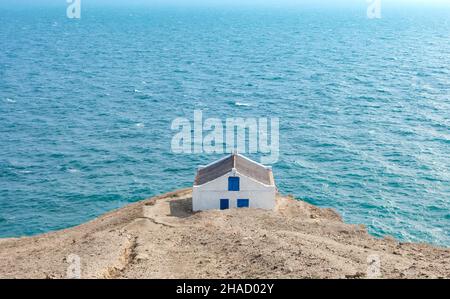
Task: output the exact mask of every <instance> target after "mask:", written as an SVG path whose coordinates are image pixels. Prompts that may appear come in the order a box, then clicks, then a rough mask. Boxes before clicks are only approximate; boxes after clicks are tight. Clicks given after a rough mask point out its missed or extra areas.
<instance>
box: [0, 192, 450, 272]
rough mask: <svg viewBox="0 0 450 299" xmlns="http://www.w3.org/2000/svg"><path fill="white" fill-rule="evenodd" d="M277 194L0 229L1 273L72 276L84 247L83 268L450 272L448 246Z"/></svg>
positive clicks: (161, 203) (170, 203)
mask: <svg viewBox="0 0 450 299" xmlns="http://www.w3.org/2000/svg"><path fill="white" fill-rule="evenodd" d="M277 201H278V206H277V209H276V210H275V211H262V210H253V209H239V210H236V209H234V210H227V211H208V212H200V213H192V211H191V190H190V189H186V190H181V191H177V192H173V193H169V194H165V195H162V196H159V197H155V198H152V199H148V200H144V201H141V202H138V203H135V204H132V205H129V206H126V207H124V208H122V209H119V210H116V211H113V212H110V213H108V214H106V215H104V216H101V217H99V218H97V219H95V220H93V221H91V222H88V223H86V224H83V225H80V226H77V227H74V228H70V229H66V230H62V231H58V232H53V233H48V234H44V235H40V236H35V237H25V238H14V239H0V278H66V277H67V273H68V272H69V274H70V275H72V274H71V273H74V272H73V271H74V269H75V273H76V271H77V270H76V269H77V268H78V267H77V266H76V260H77V258H76V257H77V256H78V257H79V259H80V267H79V269H80V270H81V277H82V278H366V277H368V275H369V277H378V276H379V277H381V278H450V249H448V248H447V249H446V248H437V247H433V246H430V245H426V244H409V243H399V242H397V241H396V240H394V239H392V238H384V239H376V238H374V237H372V236H370V235H369V234H368V233H367V232H366V230H365V228H364V226H361V225H349V224H345V223H343V222H342V220H341V217H340V216H339V215H338V214H337V213H336V212H334V211H333V210H330V209H322V208H317V207H314V206H312V205H310V204H307V203H305V202H302V201H297V200H293V199H292V198H290V197H282V196H279V197H278V199H277ZM74 256H75V258H74ZM74 261H75V263H74Z"/></svg>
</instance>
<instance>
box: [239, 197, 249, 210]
mask: <svg viewBox="0 0 450 299" xmlns="http://www.w3.org/2000/svg"><path fill="white" fill-rule="evenodd" d="M249 206H250V201H249V200H248V199H238V200H237V207H238V208H248V207H249Z"/></svg>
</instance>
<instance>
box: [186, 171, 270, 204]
mask: <svg viewBox="0 0 450 299" xmlns="http://www.w3.org/2000/svg"><path fill="white" fill-rule="evenodd" d="M230 176H236V177H239V178H240V191H228V177H230ZM275 193H276V188H275V186H266V185H264V184H262V183H260V182H258V181H255V180H253V179H252V178H249V177H247V176H244V175H242V174H240V173H239V172H235V173H233V172H230V173H228V174H226V175H224V176H222V177H219V178H217V179H215V180H213V181H211V182H208V183H206V184H204V185H201V186H194V187H193V194H192V208H193V210H194V211H202V210H212V209H220V199H229V200H230V209H232V208H236V207H237V200H238V199H249V207H250V208H259V209H267V210H271V209H273V208H274V207H275Z"/></svg>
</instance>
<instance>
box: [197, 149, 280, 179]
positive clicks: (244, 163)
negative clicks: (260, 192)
mask: <svg viewBox="0 0 450 299" xmlns="http://www.w3.org/2000/svg"><path fill="white" fill-rule="evenodd" d="M233 168H234V169H236V170H237V171H238V172H239V173H241V174H243V175H245V176H248V177H250V178H253V179H254V180H256V181H258V182H261V183H263V184H265V185H274V180H273V174H272V169H270V168H268V167H265V166H264V165H262V164H259V163H257V162H254V161H252V160H250V159H248V158H246V157H244V156H242V155H239V154H232V155H230V156H228V157H225V158H223V159H221V160H218V161H216V162H214V163H211V164H209V165H207V166H206V167H204V168H200V169H199V170H198V172H197V176H196V177H195V182H194V185H196V186H198V185H203V184H206V183H208V182H210V181H212V180H215V179H217V178H219V177H221V176H223V175H225V174H227V173H229V172H230V171H231V170H232V169H233Z"/></svg>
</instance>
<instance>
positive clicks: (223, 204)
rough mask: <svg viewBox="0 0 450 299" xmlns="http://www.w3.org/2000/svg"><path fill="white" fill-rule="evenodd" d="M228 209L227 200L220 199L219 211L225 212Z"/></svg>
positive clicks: (228, 203) (228, 201)
mask: <svg viewBox="0 0 450 299" xmlns="http://www.w3.org/2000/svg"><path fill="white" fill-rule="evenodd" d="M229 208H230V200H229V199H221V200H220V209H221V210H227V209H229Z"/></svg>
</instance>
